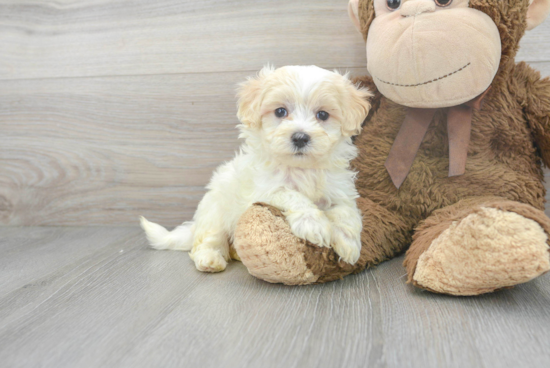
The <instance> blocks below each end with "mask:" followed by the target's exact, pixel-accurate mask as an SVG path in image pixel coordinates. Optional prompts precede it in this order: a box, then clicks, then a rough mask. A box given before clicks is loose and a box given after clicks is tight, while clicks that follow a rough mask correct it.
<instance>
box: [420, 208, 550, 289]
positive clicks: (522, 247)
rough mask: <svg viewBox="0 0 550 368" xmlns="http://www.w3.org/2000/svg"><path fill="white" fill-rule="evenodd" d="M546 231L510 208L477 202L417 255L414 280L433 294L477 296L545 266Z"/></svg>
mask: <svg viewBox="0 0 550 368" xmlns="http://www.w3.org/2000/svg"><path fill="white" fill-rule="evenodd" d="M547 240H548V236H547V234H546V233H545V232H544V230H543V229H542V227H541V226H540V225H539V224H538V223H536V222H535V221H533V220H529V219H527V218H525V217H523V216H520V215H518V214H517V213H514V212H505V211H501V210H498V209H495V208H486V207H481V209H480V211H479V212H476V213H471V214H469V215H468V216H466V217H465V218H464V219H462V220H461V221H458V222H453V223H452V224H451V226H450V227H448V228H447V229H446V230H445V231H444V232H443V233H441V235H439V236H438V237H437V238H436V239H435V240H434V241H433V242H432V243H431V245H430V247H429V248H428V250H426V251H425V252H424V253H423V254H422V255H421V256H420V258H419V260H418V264H417V265H416V271H415V273H414V275H413V279H414V282H415V283H416V284H417V285H421V286H422V287H424V288H426V289H429V290H434V291H437V292H439V293H449V294H454V295H478V294H481V293H485V292H491V291H494V290H496V289H501V288H505V287H509V286H513V285H517V284H520V283H524V282H527V281H530V280H532V279H534V278H535V277H537V276H540V275H541V274H543V273H545V272H547V271H548V270H549V269H550V257H549V256H548V251H549V249H550V248H549V247H548V244H547V243H546V242H547Z"/></svg>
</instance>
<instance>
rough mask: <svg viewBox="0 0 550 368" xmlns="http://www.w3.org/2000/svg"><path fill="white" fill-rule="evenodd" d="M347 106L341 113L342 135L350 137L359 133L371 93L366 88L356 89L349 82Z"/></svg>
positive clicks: (368, 106) (366, 113) (366, 112)
mask: <svg viewBox="0 0 550 368" xmlns="http://www.w3.org/2000/svg"><path fill="white" fill-rule="evenodd" d="M347 88H348V91H349V95H348V98H347V106H346V108H345V109H344V111H343V115H344V116H343V118H344V120H343V121H342V134H343V135H344V136H345V137H351V136H354V135H357V134H359V133H360V132H361V126H362V125H363V122H364V121H365V119H366V118H367V115H368V114H369V111H370V107H371V105H370V102H369V100H370V98H371V97H372V93H371V92H370V91H369V90H368V89H366V88H356V87H355V86H354V85H353V84H352V83H351V82H349V84H348V86H347Z"/></svg>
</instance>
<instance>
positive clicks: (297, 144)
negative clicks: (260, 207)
mask: <svg viewBox="0 0 550 368" xmlns="http://www.w3.org/2000/svg"><path fill="white" fill-rule="evenodd" d="M370 96H372V95H371V94H370V93H369V92H368V91H367V90H364V89H357V88H356V87H355V86H354V85H353V84H352V83H351V82H350V80H349V79H348V78H347V76H342V75H340V74H338V73H336V72H330V71H327V70H324V69H321V68H318V67H316V66H287V67H283V68H280V69H276V70H275V69H273V68H271V67H265V68H264V69H262V70H261V71H260V73H259V75H258V76H257V77H256V78H250V79H248V80H247V81H246V82H244V83H242V84H241V85H240V86H239V90H238V113H237V116H238V118H239V120H240V121H241V124H240V125H238V126H237V127H238V128H239V130H240V136H239V137H240V138H244V140H245V141H244V144H243V145H242V147H241V149H240V152H239V153H237V155H236V157H235V158H234V159H233V160H232V161H230V162H228V163H226V164H223V165H222V166H220V167H219V168H218V169H217V170H216V172H215V173H214V175H213V177H212V180H211V181H210V183H209V184H208V186H207V189H208V192H207V193H206V194H205V196H204V198H203V199H202V201H201V202H200V204H199V206H198V208H197V212H196V213H195V216H194V219H193V222H186V223H184V224H183V225H181V226H179V227H177V228H176V229H175V230H173V231H172V232H168V231H167V230H166V229H164V228H163V227H161V226H160V225H157V224H153V223H151V222H148V221H147V220H146V219H145V218H143V217H142V218H141V226H142V228H143V229H144V230H145V233H146V235H147V238H148V240H149V242H150V244H151V246H152V247H153V248H156V249H177V250H191V253H190V256H191V258H192V259H193V260H194V261H195V265H196V267H197V269H198V270H200V271H204V272H219V271H223V270H224V269H225V268H226V266H227V262H228V261H229V260H230V254H229V253H230V250H229V244H230V243H231V242H232V241H233V236H234V232H235V228H236V226H237V222H238V220H239V218H240V217H241V215H242V214H243V213H244V211H246V209H247V208H249V207H250V206H251V205H252V204H254V203H256V202H264V203H268V204H270V205H272V206H275V207H277V208H279V209H280V210H281V211H283V213H284V215H285V216H286V219H287V221H288V223H289V225H290V228H291V230H292V232H293V233H294V234H295V235H296V236H298V237H300V238H303V239H307V240H309V241H310V242H312V243H314V244H317V245H319V246H322V247H332V248H333V249H334V250H335V251H336V253H337V254H338V255H339V256H340V257H341V259H342V260H344V261H345V262H348V263H351V264H353V263H355V262H357V260H358V259H359V252H360V249H361V240H360V234H361V229H362V220H361V213H360V212H359V210H358V209H357V205H356V202H355V199H356V198H357V197H358V194H357V191H356V189H355V185H354V180H355V173H354V172H352V171H351V170H350V169H349V162H350V160H352V159H353V158H355V157H356V155H357V149H356V148H355V146H354V145H353V144H352V141H351V137H352V136H353V135H356V134H358V133H359V132H360V130H361V124H362V123H363V121H364V120H365V118H366V116H367V114H368V111H369V109H370V105H369V103H368V101H367V98H369V97H370Z"/></svg>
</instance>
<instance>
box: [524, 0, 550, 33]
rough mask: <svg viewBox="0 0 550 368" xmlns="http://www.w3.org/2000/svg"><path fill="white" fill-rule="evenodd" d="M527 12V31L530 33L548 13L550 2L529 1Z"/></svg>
mask: <svg viewBox="0 0 550 368" xmlns="http://www.w3.org/2000/svg"><path fill="white" fill-rule="evenodd" d="M530 3H531V4H530V5H529V10H527V30H528V31H530V30H532V29H533V28H535V27H536V26H538V25H539V24H541V23H542V22H544V20H545V19H546V17H548V14H549V13H550V0H530Z"/></svg>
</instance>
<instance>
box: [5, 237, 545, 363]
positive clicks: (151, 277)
mask: <svg viewBox="0 0 550 368" xmlns="http://www.w3.org/2000/svg"><path fill="white" fill-rule="evenodd" d="M22 239H23V240H24V243H23V244H22ZM77 239H80V240H78V241H77ZM21 245H23V246H21ZM6 257H7V258H6ZM56 260H57V261H56ZM0 262H2V264H1V265H2V267H0V285H2V286H1V288H0V362H2V364H1V365H2V366H5V367H33V366H41V367H55V368H62V367H132V368H136V367H138V368H139V367H182V366H185V367H203V368H210V367H220V366H223V367H228V368H232V367H239V368H244V367H264V368H270V367H319V368H323V367H396V368H407V367H411V368H412V367H422V368H430V367H437V368H440V367H460V368H463V367H485V368H490V367H495V368H496V367H498V368H507V367H510V368H517V367H531V368H538V367H547V366H548V361H549V359H550V352H549V350H548V326H549V325H550V313H549V311H548V305H549V303H550V275H546V276H543V277H541V278H538V279H537V280H535V281H533V282H530V283H527V284H524V285H521V286H519V287H516V288H514V289H511V290H505V291H501V292H497V293H494V294H489V295H485V296H481V297H472V298H467V297H466V298H457V297H447V296H440V295H435V294H431V293H428V292H422V291H420V290H417V289H414V288H412V287H410V286H409V285H406V284H405V277H404V274H405V271H404V269H403V267H402V266H401V262H402V258H398V259H394V260H392V261H390V262H386V263H384V264H382V265H380V266H379V267H377V268H375V269H372V270H369V271H367V272H363V273H361V274H359V275H354V276H349V277H347V278H345V279H344V280H342V281H338V282H333V283H329V284H324V285H317V286H305V287H286V286H282V285H272V284H267V283H265V282H262V281H259V280H257V279H254V278H253V277H252V276H250V275H249V274H248V273H247V271H246V269H245V268H244V267H243V266H242V264H240V263H232V264H230V265H229V267H228V269H227V270H226V271H225V272H223V273H221V274H202V273H199V272H198V271H196V270H195V268H194V266H193V264H192V262H191V260H190V259H189V257H188V255H187V254H185V253H181V252H161V251H153V250H150V249H148V248H147V246H146V245H145V239H144V237H143V235H142V233H141V231H140V230H139V229H137V228H118V229H113V228H102V227H98V228H94V229H90V228H0ZM10 264H11V265H12V266H11V267H7V268H6V267H4V266H5V265H10Z"/></svg>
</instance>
